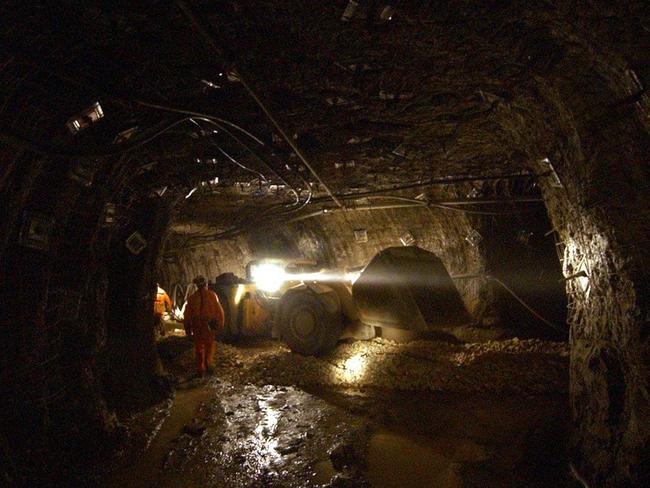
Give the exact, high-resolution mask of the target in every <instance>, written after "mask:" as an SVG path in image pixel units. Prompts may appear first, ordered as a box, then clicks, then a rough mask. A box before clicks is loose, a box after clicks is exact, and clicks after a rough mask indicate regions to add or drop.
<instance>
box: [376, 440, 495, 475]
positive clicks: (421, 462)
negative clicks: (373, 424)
mask: <svg viewBox="0 0 650 488" xmlns="http://www.w3.org/2000/svg"><path fill="white" fill-rule="evenodd" d="M484 458H485V453H484V452H483V450H482V448H481V446H478V445H476V444H474V443H471V442H469V441H466V440H462V439H432V438H430V437H425V436H421V435H415V434H410V433H400V432H395V431H389V430H380V431H378V432H377V433H375V434H374V435H373V436H372V438H371V439H370V448H369V452H368V480H369V481H370V482H371V484H372V486H373V487H375V488H393V487H395V488H408V487H418V488H420V487H437V488H459V487H462V486H463V483H462V479H461V476H460V469H461V467H462V461H469V462H472V461H473V462H478V461H480V460H482V459H484Z"/></svg>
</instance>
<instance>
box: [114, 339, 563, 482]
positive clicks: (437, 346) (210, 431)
mask: <svg viewBox="0 0 650 488" xmlns="http://www.w3.org/2000/svg"><path fill="white" fill-rule="evenodd" d="M161 356H162V357H163V359H164V361H165V362H166V365H167V367H168V369H169V370H171V372H172V373H174V374H176V376H177V377H178V378H179V384H178V389H177V392H176V395H175V398H174V399H173V401H171V402H169V403H166V404H164V405H160V406H158V407H157V408H155V409H152V410H151V411H150V412H147V413H145V414H142V415H140V416H137V417H134V418H133V419H132V420H131V423H132V424H133V431H134V432H141V434H142V435H140V437H141V438H144V439H147V440H146V442H140V443H139V444H138V443H135V444H134V447H132V448H131V449H130V450H127V451H126V453H125V455H124V456H123V459H122V460H121V462H118V463H117V464H119V465H120V468H119V469H117V470H116V471H114V472H113V473H111V474H110V475H109V476H107V477H106V478H105V480H106V481H105V484H104V486H106V487H108V488H113V487H124V486H133V487H154V486H155V487H159V488H164V487H195V486H196V487H199V486H200V487H249V486H250V487H257V486H259V487H267V486H268V487H285V486H286V487H311V486H313V487H316V486H331V487H347V486H350V487H357V486H359V487H362V486H373V487H405V488H407V487H442V488H445V487H474V486H475V487H479V486H480V487H490V486H494V487H511V486H522V487H523V486H540V487H541V486H549V487H551V486H553V487H555V486H575V485H574V484H573V483H572V481H571V480H570V478H569V476H568V465H567V460H566V453H565V445H566V432H567V423H568V415H567V410H568V405H567V400H566V378H565V376H566V370H567V368H568V364H567V362H568V360H567V357H566V347H565V346H564V345H562V344H556V343H546V342H543V341H516V340H515V341H512V340H511V341H505V342H500V343H489V344H487V345H485V344H476V345H464V344H449V343H439V342H436V343H425V342H422V341H421V342H418V343H411V344H395V343H390V342H389V341H382V340H375V341H369V342H363V343H350V344H342V345H340V346H339V347H338V348H337V350H336V351H334V352H333V353H332V354H330V355H329V356H327V357H324V358H319V359H316V358H305V357H302V356H297V355H295V354H292V353H291V352H290V351H288V350H287V349H286V348H285V347H284V346H283V345H282V344H280V343H277V342H274V341H248V342H245V343H242V344H239V345H237V346H234V345H225V344H219V348H218V357H217V365H218V367H217V374H216V375H215V376H213V377H210V378H207V379H202V380H186V379H185V377H186V376H187V373H188V372H189V371H191V367H192V352H191V347H190V344H189V343H188V342H187V340H186V339H185V338H178V337H172V338H169V339H168V340H166V341H164V342H163V343H161ZM382 375H383V376H389V377H388V378H385V377H384V378H383V379H382V378H381V377H382ZM138 426H139V427H138ZM146 432H149V433H150V434H149V435H148V436H146V435H144V434H145V433H146Z"/></svg>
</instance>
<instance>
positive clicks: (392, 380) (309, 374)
mask: <svg viewBox="0 0 650 488" xmlns="http://www.w3.org/2000/svg"><path fill="white" fill-rule="evenodd" d="M568 353H569V351H568V346H567V345H566V344H564V343H558V342H549V341H543V340H539V339H531V340H520V339H517V338H514V339H509V340H503V341H490V342H485V343H476V344H456V343H449V342H444V341H424V340H420V341H414V342H410V343H396V342H393V341H389V340H385V339H381V338H378V339H374V340H371V341H357V342H352V343H341V344H339V345H338V346H337V348H336V349H335V350H334V351H332V352H331V353H330V354H328V355H326V356H323V357H309V356H301V355H299V354H295V353H292V352H291V351H290V350H289V349H288V348H287V347H286V346H285V345H284V344H283V343H281V342H278V341H269V340H266V341H257V342H254V343H252V344H250V343H249V344H246V345H244V347H238V346H233V345H229V344H219V345H218V347H217V357H216V364H217V375H218V376H219V377H221V378H224V379H227V380H228V381H233V382H238V383H252V384H257V385H264V384H276V385H297V386H329V387H345V388H380V389H390V390H420V391H449V392H467V393H500V392H504V391H511V392H520V393H542V392H547V391H564V390H565V388H566V385H567V382H568ZM191 354H192V353H191V351H187V352H186V353H185V354H184V356H183V358H182V364H183V365H186V366H187V368H188V371H190V370H191V368H192V359H191V357H192V356H191Z"/></svg>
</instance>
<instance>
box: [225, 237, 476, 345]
mask: <svg viewBox="0 0 650 488" xmlns="http://www.w3.org/2000/svg"><path fill="white" fill-rule="evenodd" d="M246 282H247V284H242V283H238V284H236V285H231V286H229V287H228V286H224V287H222V288H221V291H220V292H219V291H218V292H219V294H220V298H221V301H222V302H224V301H225V302H226V305H225V306H224V308H225V309H226V316H227V317H226V319H227V320H226V322H227V325H226V330H227V331H231V332H232V331H235V330H236V331H237V332H238V333H240V334H244V335H254V334H255V335H257V334H260V333H263V332H266V333H267V334H268V333H269V332H270V334H271V335H272V337H275V338H280V339H282V340H283V341H284V342H286V344H287V345H288V346H289V348H290V349H291V350H292V351H294V352H297V353H300V354H304V355H321V354H324V353H326V352H328V351H330V350H331V349H333V348H334V346H335V345H336V343H337V341H338V340H340V339H343V338H348V337H350V338H355V339H371V338H373V337H375V336H376V335H377V334H380V335H383V336H387V337H391V336H393V335H394V334H396V333H397V334H399V333H400V332H402V333H407V334H413V333H415V334H417V333H421V332H427V331H432V330H436V329H441V328H449V327H453V326H459V325H464V324H466V323H468V322H469V320H470V319H469V314H468V312H467V310H466V308H465V306H464V304H463V301H462V299H461V297H460V294H459V293H458V290H457V289H456V287H455V285H454V283H453V281H452V280H451V277H450V276H449V273H448V272H447V270H446V268H445V266H444V265H443V264H442V261H441V260H440V259H439V258H438V257H436V256H435V255H434V254H432V253H430V252H428V251H425V250H424V249H421V248H418V247H414V246H411V247H391V248H388V249H385V250H383V251H381V252H380V253H378V254H377V255H376V256H375V257H374V258H373V259H372V260H371V261H370V262H369V263H368V265H367V266H365V268H363V269H362V270H361V271H349V270H348V271H344V270H338V271H337V270H334V271H332V270H330V271H327V270H318V269H316V267H315V264H314V263H309V262H305V261H291V262H286V261H280V260H263V261H253V262H251V263H249V265H248V266H247V280H246ZM243 297H246V298H243ZM242 299H243V300H245V302H244V303H245V305H244V306H242V305H241V303H242ZM246 300H247V301H246Z"/></svg>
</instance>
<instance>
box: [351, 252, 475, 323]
mask: <svg viewBox="0 0 650 488" xmlns="http://www.w3.org/2000/svg"><path fill="white" fill-rule="evenodd" d="M352 294H353V296H354V301H355V304H356V306H357V308H358V310H359V314H360V316H361V321H362V322H363V323H366V324H368V325H372V326H376V327H388V328H396V329H404V330H411V331H427V330H434V329H437V328H443V327H449V326H457V325H462V324H466V323H468V322H469V321H470V316H469V313H468V312H467V309H466V308H465V305H464V304H463V300H462V299H461V297H460V294H459V293H458V290H457V289H456V286H455V285H454V283H453V281H452V280H451V277H450V276H449V273H448V272H447V269H446V268H445V266H444V264H442V261H441V260H440V259H439V258H438V257H437V256H436V255H435V254H432V253H430V252H429V251H425V250H424V249H421V248H419V247H415V246H409V247H390V248H388V249H384V250H383V251H381V252H380V253H379V254H377V255H376V256H375V257H374V258H373V259H372V261H370V263H369V264H368V265H367V266H366V267H365V269H364V270H363V272H362V273H361V276H360V277H359V279H357V281H356V282H355V283H354V285H353V287H352Z"/></svg>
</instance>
